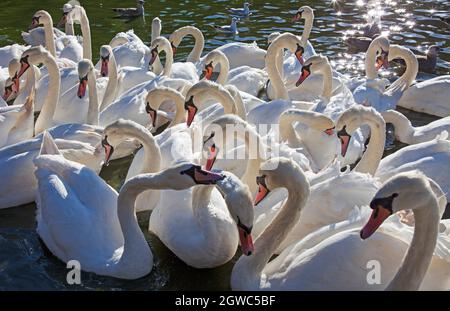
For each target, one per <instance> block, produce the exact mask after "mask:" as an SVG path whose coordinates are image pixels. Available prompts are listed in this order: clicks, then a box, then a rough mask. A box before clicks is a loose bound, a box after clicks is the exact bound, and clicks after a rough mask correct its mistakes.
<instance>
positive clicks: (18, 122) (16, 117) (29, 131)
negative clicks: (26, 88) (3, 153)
mask: <svg viewBox="0 0 450 311" xmlns="http://www.w3.org/2000/svg"><path fill="white" fill-rule="evenodd" d="M33 102H34V90H32V91H31V94H30V96H28V98H27V100H26V102H25V104H23V105H22V106H17V105H14V106H8V107H5V108H0V148H3V147H5V146H9V145H13V144H15V143H18V142H21V141H23V140H26V139H30V138H32V137H33V134H34V114H33V112H34V110H33Z"/></svg>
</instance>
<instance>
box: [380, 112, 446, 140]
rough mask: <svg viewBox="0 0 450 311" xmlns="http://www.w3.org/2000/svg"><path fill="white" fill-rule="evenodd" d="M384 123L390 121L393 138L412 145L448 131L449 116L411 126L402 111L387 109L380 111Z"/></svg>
mask: <svg viewBox="0 0 450 311" xmlns="http://www.w3.org/2000/svg"><path fill="white" fill-rule="evenodd" d="M382 116H383V118H384V120H385V121H386V123H392V124H393V125H394V128H395V138H396V139H397V140H398V141H401V142H402V143H404V144H408V145H414V144H420V143H424V142H427V141H430V140H433V139H434V138H436V136H438V135H440V134H441V133H442V132H444V131H446V132H448V133H450V117H445V118H442V119H439V120H436V121H433V122H431V123H429V124H426V125H423V126H417V127H415V126H413V125H412V124H411V121H410V120H408V118H407V117H406V116H405V115H403V114H402V113H400V112H398V111H395V110H388V111H385V112H383V113H382Z"/></svg>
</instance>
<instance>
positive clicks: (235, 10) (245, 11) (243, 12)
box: [229, 2, 252, 16]
mask: <svg viewBox="0 0 450 311" xmlns="http://www.w3.org/2000/svg"><path fill="white" fill-rule="evenodd" d="M250 5H252V4H251V3H248V2H245V3H244V8H243V9H241V8H239V9H238V8H231V9H229V11H230V12H231V14H234V15H239V16H249V15H250V14H252V13H251V12H250Z"/></svg>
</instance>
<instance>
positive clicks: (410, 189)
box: [231, 158, 449, 290]
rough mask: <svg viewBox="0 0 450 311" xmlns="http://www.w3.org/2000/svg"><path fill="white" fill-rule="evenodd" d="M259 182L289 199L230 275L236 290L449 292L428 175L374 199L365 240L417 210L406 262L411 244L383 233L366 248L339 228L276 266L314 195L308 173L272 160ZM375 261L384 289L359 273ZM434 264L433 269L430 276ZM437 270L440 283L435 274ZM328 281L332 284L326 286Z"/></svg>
mask: <svg viewBox="0 0 450 311" xmlns="http://www.w3.org/2000/svg"><path fill="white" fill-rule="evenodd" d="M274 168H275V169H274ZM261 174H262V175H261V178H260V179H259V180H260V183H264V185H265V186H266V187H267V188H268V189H276V188H278V187H283V188H287V190H288V192H289V197H288V200H287V201H286V203H285V204H284V205H283V207H282V208H281V210H280V211H279V213H278V214H277V216H276V217H275V219H274V220H273V221H272V222H271V223H270V225H269V226H268V227H267V228H266V229H265V230H264V232H263V233H262V234H261V235H260V236H259V237H258V238H257V239H256V241H255V243H254V248H255V251H254V253H253V254H252V255H251V256H248V257H244V256H242V257H241V258H240V259H239V260H238V261H237V263H236V264H235V266H234V268H233V271H232V275H231V287H232V289H233V290H381V289H386V288H387V289H390V290H417V289H419V288H420V285H421V283H422V281H424V282H423V288H422V289H427V288H434V289H436V288H440V289H442V288H448V285H449V284H448V279H449V274H448V273H442V268H443V267H445V266H443V265H444V264H445V261H444V260H442V259H435V258H433V252H434V249H435V246H436V244H437V236H438V228H439V204H438V202H437V198H436V196H435V195H434V194H433V190H432V189H431V187H430V183H429V182H428V180H427V179H426V178H425V177H423V175H420V174H417V173H416V174H412V173H403V174H402V175H399V176H396V177H394V178H393V179H392V180H390V181H389V182H387V183H386V184H385V185H384V186H383V187H382V188H381V189H380V190H379V191H378V192H377V193H376V195H375V196H374V199H373V200H372V202H371V206H372V207H373V208H374V209H375V211H376V212H374V213H373V214H372V217H371V219H370V220H369V222H368V224H367V225H366V226H365V227H364V229H363V231H362V233H361V236H362V237H364V238H366V237H368V236H369V235H370V234H373V232H374V231H375V230H376V229H377V227H378V226H379V225H380V224H381V223H382V221H383V220H384V219H386V218H387V217H388V216H389V215H390V214H391V213H392V212H393V211H394V212H397V211H399V210H402V209H406V208H412V209H413V211H414V213H415V215H417V218H418V223H417V224H416V229H417V230H415V232H414V237H413V239H412V241H411V242H410V246H409V249H408V250H407V255H406V257H405V258H403V256H404V255H403V253H404V252H405V251H406V248H407V245H408V244H409V243H408V242H406V243H405V242H404V241H402V239H401V238H397V237H396V236H395V233H393V234H392V235H389V234H386V233H385V232H383V230H382V228H383V227H382V228H380V233H375V234H374V237H372V238H371V239H368V240H367V241H362V240H361V238H360V236H359V235H360V234H359V232H358V228H351V227H350V228H348V229H347V230H343V229H340V224H337V225H333V226H332V227H331V228H330V229H329V230H328V232H327V233H328V235H327V234H324V235H325V237H322V239H314V238H316V237H317V235H318V234H317V233H313V234H312V235H309V236H308V237H306V238H305V239H303V240H301V241H299V242H298V243H297V244H294V245H292V246H291V247H289V248H287V249H285V250H284V251H283V252H282V253H281V254H280V255H279V256H278V257H277V258H275V259H274V260H272V261H270V259H271V257H272V255H273V253H274V251H275V249H276V248H277V247H278V245H279V243H280V242H281V241H283V240H284V238H285V237H286V236H287V235H288V234H289V232H290V231H291V229H292V228H293V226H294V225H295V224H296V222H297V221H298V220H299V219H301V217H300V216H301V212H302V209H303V207H304V206H305V204H306V202H307V199H308V197H309V194H310V190H309V183H308V181H307V179H306V176H305V175H304V173H303V172H302V171H301V170H300V168H299V167H298V166H296V165H295V164H294V163H292V162H291V161H290V160H288V159H283V158H281V159H272V160H269V161H268V162H266V163H264V165H263V167H262V168H261ZM287 180H289V182H287ZM427 184H428V185H427ZM302 216H303V215H302ZM358 224H359V223H358ZM425 228H428V229H426V230H425ZM447 249H448V246H447ZM399 250H401V251H399ZM446 257H447V258H448V254H447V256H446ZM374 259H375V260H378V261H379V262H381V263H382V266H383V279H382V281H381V282H380V283H381V284H369V283H368V282H367V270H365V269H355V267H365V266H366V264H367V262H368V261H370V260H374ZM432 259H433V261H434V263H435V264H436V265H434V268H435V269H434V271H433V269H430V270H431V271H430V272H429V273H427V269H428V267H429V266H430V262H431V261H432ZM438 261H440V262H438ZM399 265H400V266H401V267H400V269H399V268H398V267H399ZM447 265H448V263H447ZM431 267H432V268H433V265H432V266H431ZM436 268H439V271H441V275H437V274H436V272H438V271H437V270H438V269H436ZM447 271H448V270H447ZM445 274H446V275H445ZM330 275H332V276H333V280H332V282H330V281H327V282H325V281H324V280H329V277H330ZM446 283H447V284H446Z"/></svg>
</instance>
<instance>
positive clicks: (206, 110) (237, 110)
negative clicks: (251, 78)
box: [184, 80, 246, 127]
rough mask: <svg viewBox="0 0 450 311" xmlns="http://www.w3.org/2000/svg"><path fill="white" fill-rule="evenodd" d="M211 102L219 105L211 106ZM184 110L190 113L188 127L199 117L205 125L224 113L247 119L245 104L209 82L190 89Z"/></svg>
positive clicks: (205, 81)
mask: <svg viewBox="0 0 450 311" xmlns="http://www.w3.org/2000/svg"><path fill="white" fill-rule="evenodd" d="M236 95H237V94H236ZM211 100H217V101H218V102H219V103H218V104H213V105H211ZM184 109H186V111H187V113H188V115H187V120H186V124H187V126H188V127H189V126H191V124H192V122H193V121H194V118H195V117H196V116H197V115H198V117H197V118H198V119H200V120H201V122H203V124H205V122H209V121H211V120H212V119H214V118H215V117H216V116H217V115H220V114H222V113H223V114H237V115H239V116H240V117H241V118H243V119H246V115H245V107H244V104H243V102H242V101H236V100H235V98H234V97H233V95H231V93H230V92H229V91H228V90H227V89H225V88H224V87H223V86H221V85H220V84H217V83H214V82H211V81H208V80H203V81H200V82H198V83H197V84H195V85H193V86H192V87H191V88H190V89H189V91H188V92H187V94H186V103H185V105H184Z"/></svg>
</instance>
